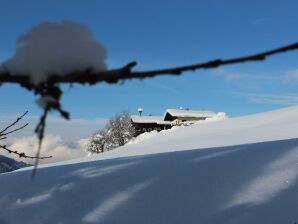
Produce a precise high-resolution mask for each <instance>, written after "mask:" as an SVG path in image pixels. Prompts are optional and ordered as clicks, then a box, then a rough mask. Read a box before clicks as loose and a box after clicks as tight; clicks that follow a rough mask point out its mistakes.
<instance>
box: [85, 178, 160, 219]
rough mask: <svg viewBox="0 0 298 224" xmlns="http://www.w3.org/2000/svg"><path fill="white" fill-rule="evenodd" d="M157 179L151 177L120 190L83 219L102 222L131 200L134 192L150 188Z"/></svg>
mask: <svg viewBox="0 0 298 224" xmlns="http://www.w3.org/2000/svg"><path fill="white" fill-rule="evenodd" d="M155 181H156V180H154V179H149V180H146V181H144V182H141V183H138V184H136V185H134V186H132V187H129V188H128V189H127V190H125V191H120V192H118V193H116V194H114V195H113V196H111V197H110V198H108V199H107V200H105V201H103V202H102V203H100V204H99V205H98V206H97V207H96V208H95V209H94V210H93V211H91V212H89V213H87V214H86V215H85V216H84V217H83V219H82V221H84V222H88V223H101V222H102V221H103V220H104V218H105V217H106V216H108V215H109V214H111V213H112V212H113V211H114V210H115V209H117V208H119V207H120V206H121V205H123V204H124V203H125V202H127V201H128V200H130V199H131V198H132V197H133V196H134V194H136V193H138V192H140V191H142V190H144V189H145V188H148V187H149V186H150V185H152V184H153V182H155Z"/></svg>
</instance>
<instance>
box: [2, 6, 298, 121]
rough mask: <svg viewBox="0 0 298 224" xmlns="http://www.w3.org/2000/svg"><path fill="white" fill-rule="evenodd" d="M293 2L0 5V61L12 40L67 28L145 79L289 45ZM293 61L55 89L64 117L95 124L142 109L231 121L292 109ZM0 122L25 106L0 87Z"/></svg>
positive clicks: (297, 36)
mask: <svg viewBox="0 0 298 224" xmlns="http://www.w3.org/2000/svg"><path fill="white" fill-rule="evenodd" d="M297 9H298V1H295V0H293V1H290V0H280V1H273V0H250V1H241V0H239V1H235V0H205V1H202V0H188V1H186V0H169V1H161V0H151V1H145V0H134V1H133V0H131V1H124V0H123V1H120V0H118V1H114V0H101V1H100V0H98V1H95V0H88V1H86V0H85V1H75V0H72V1H70V0H65V1H56V0H51V1H46V0H44V1H30V0H28V1H19V0H1V1H0V27H1V41H0V61H4V60H5V59H7V58H9V57H10V56H12V55H13V53H14V50H15V40H16V38H17V36H19V35H21V34H24V33H26V32H27V31H28V30H29V29H30V28H31V27H32V26H34V25H37V24H39V23H41V22H44V21H60V20H72V21H76V22H79V23H82V24H85V25H87V26H89V27H90V29H91V30H92V31H93V33H94V35H95V37H96V39H97V40H98V41H99V42H101V43H102V44H103V45H104V46H105V47H106V49H107V51H108V61H107V63H108V66H109V68H116V67H118V66H123V65H125V64H126V63H128V62H130V61H132V60H136V61H138V63H139V66H138V67H137V69H139V70H142V69H154V68H163V67H170V66H176V65H184V64H189V63H194V62H201V61H206V60H209V59H214V58H219V57H220V58H228V57H235V56H242V55H245V54H250V53H256V52H258V51H262V50H267V49H271V48H274V47H278V46H281V45H285V44H289V43H293V42H297V41H298V29H297V25H298V13H297ZM297 58H298V51H297V52H292V53H288V54H284V55H278V56H275V57H273V58H270V59H269V60H268V61H266V62H263V63H247V64H243V65H233V66H226V67H221V68H220V69H216V70H208V71H197V72H194V73H187V74H185V75H183V76H181V77H171V76H166V77H161V78H154V79H146V80H143V81H127V82H125V83H123V84H119V85H107V84H99V85H97V86H93V87H88V86H75V87H74V88H69V87H67V86H65V88H64V89H65V94H64V96H63V100H62V103H63V106H64V109H66V110H68V111H70V112H71V115H72V117H75V118H83V119H95V118H98V117H110V116H112V115H113V114H115V113H117V112H119V111H121V110H128V111H130V112H133V113H134V112H135V111H136V109H137V108H138V107H143V108H144V113H145V114H153V115H158V114H162V113H163V112H164V110H165V109H166V108H178V107H180V106H183V107H189V108H191V109H209V110H214V111H225V112H227V114H228V115H230V116H239V115H244V114H251V113H255V112H261V111H267V110H271V109H275V108H281V107H286V106H289V105H293V104H296V103H298V72H297V71H298V70H297V69H298V61H297ZM0 98H1V106H0V114H9V113H14V114H15V113H20V112H22V111H24V110H26V109H29V110H30V112H31V114H33V115H38V114H39V113H40V110H39V109H38V107H37V106H36V105H35V103H34V101H35V96H33V95H32V93H29V92H26V91H25V90H23V89H21V88H20V87H18V86H12V85H3V86H1V87H0Z"/></svg>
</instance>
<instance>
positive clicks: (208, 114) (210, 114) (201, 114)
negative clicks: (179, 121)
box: [164, 109, 216, 120]
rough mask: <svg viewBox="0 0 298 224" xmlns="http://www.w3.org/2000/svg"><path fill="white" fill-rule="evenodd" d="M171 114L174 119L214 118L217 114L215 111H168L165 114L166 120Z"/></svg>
mask: <svg viewBox="0 0 298 224" xmlns="http://www.w3.org/2000/svg"><path fill="white" fill-rule="evenodd" d="M167 114H170V115H171V116H173V117H197V118H200V117H213V116H215V115H216V114H215V113H214V112H213V111H208V110H181V109H167V110H166V112H165V114H164V120H165V118H166V115H167Z"/></svg>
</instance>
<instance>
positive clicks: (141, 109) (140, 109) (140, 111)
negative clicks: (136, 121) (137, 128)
mask: <svg viewBox="0 0 298 224" xmlns="http://www.w3.org/2000/svg"><path fill="white" fill-rule="evenodd" d="M138 112H139V114H140V117H141V116H142V112H143V108H138Z"/></svg>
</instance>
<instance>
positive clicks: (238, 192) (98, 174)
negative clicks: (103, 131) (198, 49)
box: [0, 107, 298, 224]
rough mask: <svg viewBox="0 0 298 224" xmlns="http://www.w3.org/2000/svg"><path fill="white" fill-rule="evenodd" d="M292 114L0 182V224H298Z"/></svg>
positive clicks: (202, 128)
mask: <svg viewBox="0 0 298 224" xmlns="http://www.w3.org/2000/svg"><path fill="white" fill-rule="evenodd" d="M297 114H298V107H291V108H286V109H283V110H277V111H272V112H267V113H261V114H255V115H252V116H246V117H239V118H232V119H227V120H222V121H218V122H211V123H201V124H197V125H193V126H189V127H185V128H178V129H175V130H171V131H167V132H162V133H157V134H155V135H154V136H151V137H150V138H148V139H144V140H142V141H140V142H138V143H136V144H129V145H126V146H124V147H121V148H118V149H115V150H113V151H110V152H107V153H104V154H101V155H98V156H93V157H88V158H83V159H79V160H73V161H68V162H64V163H57V164H50V165H44V166H41V167H40V169H39V170H38V173H37V177H36V179H35V180H34V181H33V182H32V181H31V179H30V177H31V170H30V169H28V168H26V169H22V170H20V171H17V172H13V173H9V174H2V175H0V208H1V209H0V223H1V224H19V223H22V224H26V223H28V224H29V223H30V224H35V223H36V224H53V223H55V224H56V223H57V224H64V223H74V224H76V223H111V224H112V223H113V224H115V223H129V224H131V223H136V224H144V223H146V224H147V223H148V224H152V223H154V224H165V223H171V224H180V223H196V224H197V223H210V224H211V223H212V224H213V223H225V224H226V223H241V224H244V223H245V224H246V223H247V224H251V223H259V224H264V223H270V224H275V223H276V224H277V223H289V224H293V223H296V222H298V116H297Z"/></svg>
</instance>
